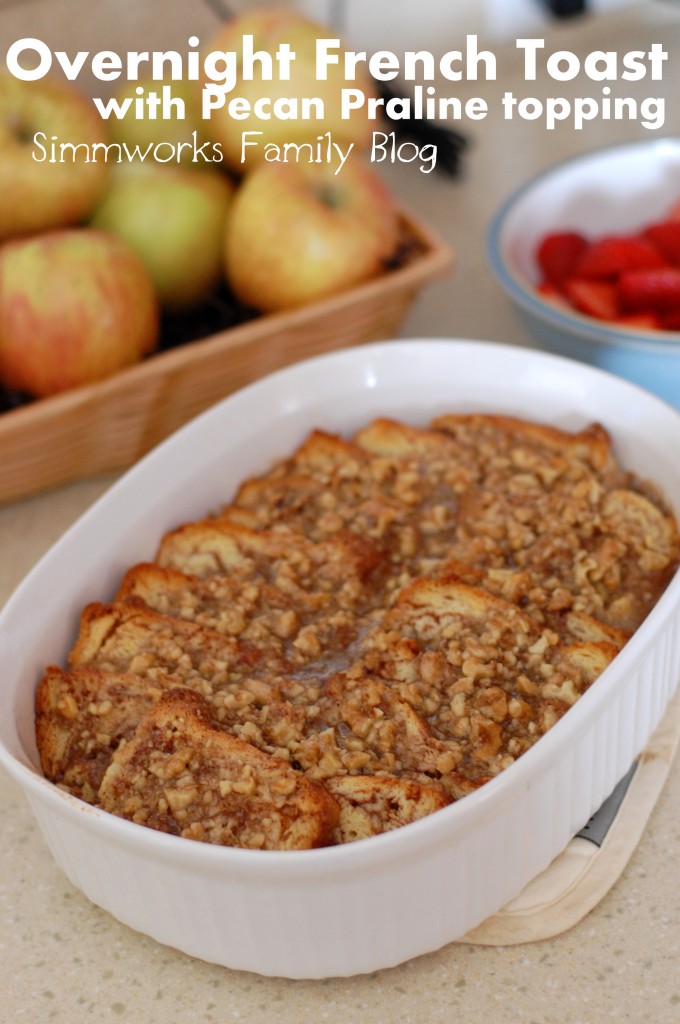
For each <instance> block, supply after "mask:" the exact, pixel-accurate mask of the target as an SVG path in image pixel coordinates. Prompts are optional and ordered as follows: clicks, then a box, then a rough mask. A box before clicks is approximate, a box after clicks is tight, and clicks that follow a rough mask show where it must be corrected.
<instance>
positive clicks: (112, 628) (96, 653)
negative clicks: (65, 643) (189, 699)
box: [69, 602, 281, 696]
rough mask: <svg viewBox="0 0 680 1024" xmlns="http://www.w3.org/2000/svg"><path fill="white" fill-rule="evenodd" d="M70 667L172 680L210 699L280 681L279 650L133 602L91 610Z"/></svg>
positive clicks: (85, 616) (86, 611)
mask: <svg viewBox="0 0 680 1024" xmlns="http://www.w3.org/2000/svg"><path fill="white" fill-rule="evenodd" d="M69 664H70V666H71V667H74V666H76V665H96V666H98V667H99V668H100V669H102V670H104V671H107V672H133V673H136V674H138V675H141V676H144V677H146V678H148V679H149V680H154V679H155V678H156V677H158V676H159V675H160V676H167V675H170V676H172V677H173V678H174V679H175V681H176V682H177V683H180V682H181V683H183V684H187V685H189V686H191V687H192V688H193V689H196V690H199V691H200V692H202V693H204V694H205V695H206V696H209V695H210V694H211V693H213V692H214V691H216V690H219V689H221V688H225V689H226V688H228V687H229V685H230V684H232V683H237V682H240V681H242V680H243V679H244V678H247V677H248V676H250V675H252V674H254V673H255V670H256V669H257V675H258V678H260V679H263V680H264V679H265V677H269V678H276V677H277V674H278V672H279V671H280V669H281V665H280V664H279V662H278V660H277V651H276V650H266V649H264V648H262V647H260V648H256V647H254V646H253V645H252V644H247V643H244V642H242V641H240V640H238V639H236V638H235V637H231V636H224V635H223V634H222V633H218V632H217V631H216V630H214V629H209V628H207V627H206V626H201V625H199V624H197V623H194V622H187V621H184V620H182V619H175V618H172V617H170V616H167V615H161V614H159V613H158V612H155V611H152V610H151V609H149V608H146V607H144V606H143V605H137V604H135V603H133V602H130V603H127V602H119V603H115V604H99V603H94V604H90V605H88V606H87V607H86V608H85V609H84V611H83V613H82V615H81V619H80V630H79V634H78V637H77V640H76V643H75V645H74V647H73V650H72V651H71V653H70V655H69Z"/></svg>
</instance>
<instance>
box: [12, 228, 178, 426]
mask: <svg viewBox="0 0 680 1024" xmlns="http://www.w3.org/2000/svg"><path fill="white" fill-rule="evenodd" d="M158 325H159V311H158V300H157V298H156V293H155V290H154V287H153V284H152V282H151V280H150V278H149V275H148V273H147V271H146V269H145V267H144V265H143V264H142V262H141V260H140V259H139V257H138V256H137V255H136V254H135V253H134V252H133V251H132V250H131V249H130V248H129V247H128V246H127V245H126V244H125V243H124V242H122V241H120V240H119V239H117V238H114V237H113V236H111V235H107V234H105V233H104V232H101V231H95V230H94V229H90V228H71V229H64V230H59V231H49V232H46V233H44V234H40V235H33V236H30V237H27V238H20V239H13V240H12V241H9V242H6V243H5V244H4V245H3V246H1V247H0V381H2V382H3V383H4V384H5V385H6V387H8V388H12V389H16V390H19V391H26V392H28V393H29V394H31V395H34V396H37V397H42V396H45V395H51V394H55V393H57V392H60V391H66V390H68V389H70V388H74V387H78V386H79V385H81V384H87V383H89V382H91V381H95V380H100V379H102V378H104V377H107V376H109V375H110V374H112V373H114V372H115V371H117V370H120V369H122V368H123V367H126V366H130V365H131V364H133V363H136V362H137V361H138V360H140V359H141V358H142V356H144V355H145V354H147V353H149V352H151V351H152V350H153V349H154V347H155V346H156V343H157V337H158ZM45 443H46V444H47V443H49V439H48V438H46V439H45Z"/></svg>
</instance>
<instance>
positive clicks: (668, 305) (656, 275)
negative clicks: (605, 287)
mask: <svg viewBox="0 0 680 1024" xmlns="http://www.w3.org/2000/svg"><path fill="white" fill-rule="evenodd" d="M618 293H619V299H620V302H621V309H622V310H623V311H624V312H627V313H637V312H645V311H656V312H659V313H664V312H670V311H675V310H680V268H678V267H661V268H658V269H655V270H629V271H628V272H627V273H625V274H621V277H620V278H619V282H618Z"/></svg>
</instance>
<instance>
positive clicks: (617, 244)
mask: <svg viewBox="0 0 680 1024" xmlns="http://www.w3.org/2000/svg"><path fill="white" fill-rule="evenodd" d="M664 264H665V260H664V259H663V257H662V256H661V253H660V252H659V251H658V249H656V248H655V247H654V246H653V245H652V243H651V242H649V241H647V239H645V238H639V237H634V236H633V237H624V236H623V235H604V236H603V237H602V238H598V239H596V240H595V241H594V242H591V244H590V245H589V246H588V248H587V249H586V250H585V252H584V253H583V255H582V256H581V258H580V259H579V260H578V262H577V264H576V266H575V267H574V277H587V278H594V279H602V278H613V277H616V276H617V275H618V274H621V273H623V272H624V271H626V270H639V269H641V268H643V267H662V266H664Z"/></svg>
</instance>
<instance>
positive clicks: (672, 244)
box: [643, 219, 680, 266]
mask: <svg viewBox="0 0 680 1024" xmlns="http://www.w3.org/2000/svg"><path fill="white" fill-rule="evenodd" d="M643 236H644V238H646V239H647V241H648V242H651V243H652V245H653V246H654V247H655V248H656V249H658V250H659V252H660V253H661V255H662V256H663V258H664V259H665V260H666V262H667V263H672V264H674V265H675V266H680V219H678V220H662V221H659V223H658V224H650V225H649V227H648V228H645V230H644V231H643Z"/></svg>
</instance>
